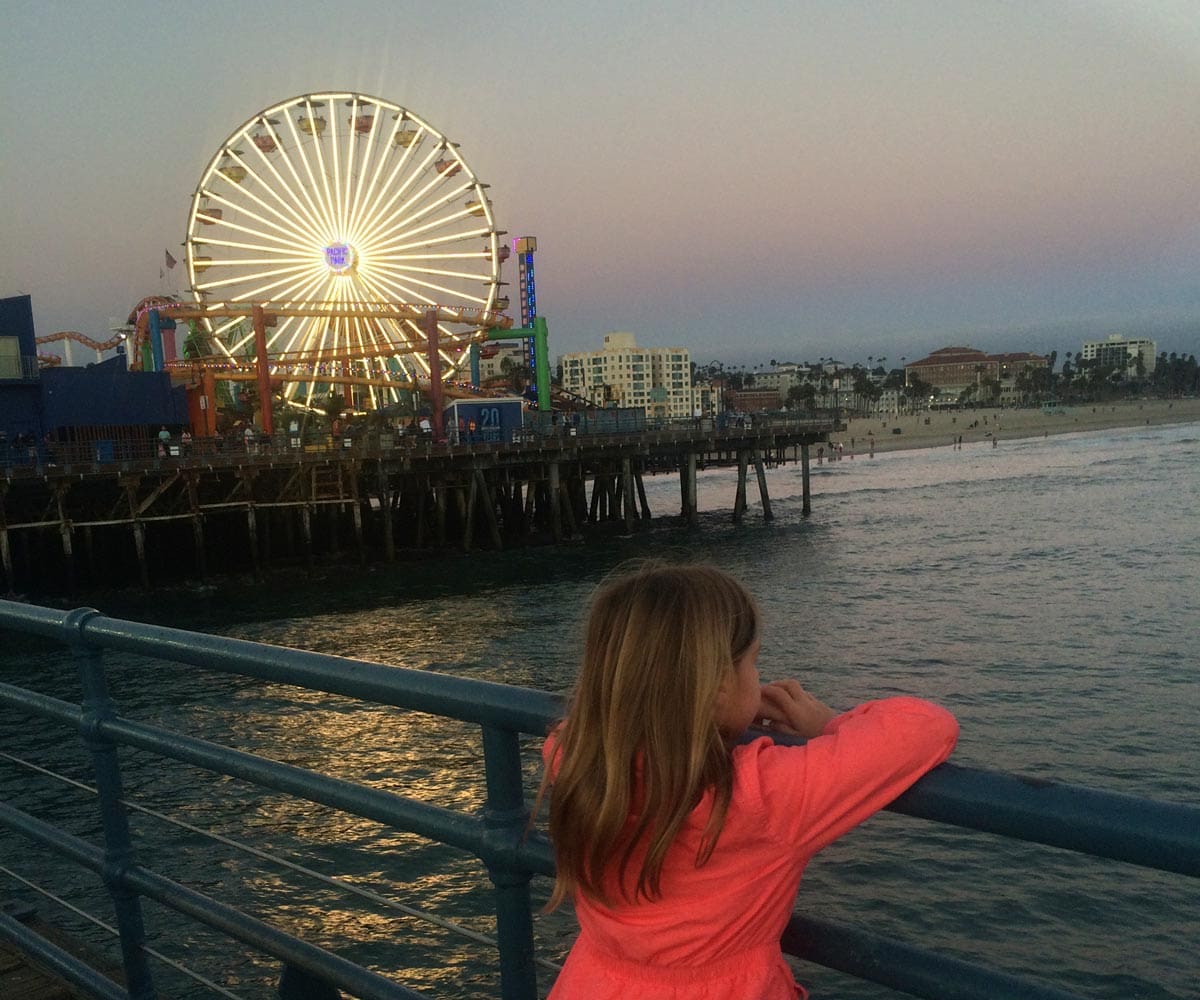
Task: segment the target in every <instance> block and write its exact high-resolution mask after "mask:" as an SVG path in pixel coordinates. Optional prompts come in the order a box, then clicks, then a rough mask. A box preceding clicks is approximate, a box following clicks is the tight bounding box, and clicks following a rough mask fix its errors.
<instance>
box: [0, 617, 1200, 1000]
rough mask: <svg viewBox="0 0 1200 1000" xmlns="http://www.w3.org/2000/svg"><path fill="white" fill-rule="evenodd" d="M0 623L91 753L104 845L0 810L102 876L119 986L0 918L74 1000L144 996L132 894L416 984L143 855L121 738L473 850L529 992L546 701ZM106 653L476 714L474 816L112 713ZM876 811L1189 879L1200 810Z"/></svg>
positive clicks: (806, 944) (820, 928)
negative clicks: (62, 694)
mask: <svg viewBox="0 0 1200 1000" xmlns="http://www.w3.org/2000/svg"><path fill="white" fill-rule="evenodd" d="M0 628H4V629H8V630H13V631H17V632H22V633H26V634H32V635H36V636H41V637H45V638H49V639H52V640H57V641H60V642H63V643H65V644H66V645H67V646H68V647H69V649H70V655H71V656H72V658H73V659H74V661H75V663H76V665H77V667H78V669H79V673H80V677H81V681H82V699H81V705H80V706H76V705H74V704H71V703H69V702H65V701H62V700H58V699H55V698H51V697H48V696H46V695H43V694H39V693H36V692H33V691H30V690H26V689H23V688H20V687H16V686H13V685H9V684H0V706H6V707H8V708H10V709H16V710H19V711H21V712H24V713H27V714H29V715H31V716H35V717H39V718H41V719H44V720H48V721H50V722H53V723H57V724H60V725H63V726H67V727H70V728H73V729H75V730H77V731H78V733H79V734H80V736H81V737H82V739H83V741H84V743H85V744H86V746H87V747H88V749H89V750H90V752H91V755H92V758H93V762H94V768H95V779H96V785H97V789H98V793H99V801H100V814H101V820H102V826H103V831H104V842H105V846H104V848H103V849H100V848H98V847H96V846H94V845H92V844H90V843H88V842H86V841H83V840H80V839H78V838H76V837H73V836H71V835H69V834H68V833H67V832H65V831H64V830H63V829H60V828H58V827H56V826H54V825H52V824H49V823H46V822H44V821H42V820H40V819H38V818H37V817H35V816H32V815H30V814H28V813H25V812H22V811H21V810H19V809H17V808H15V807H13V806H12V805H11V804H8V803H3V804H0V825H2V826H5V827H7V828H8V829H10V830H12V831H16V832H18V833H20V834H23V835H24V836H26V837H28V838H29V839H31V840H33V841H35V842H36V843H38V844H41V845H43V846H44V847H46V848H49V849H50V850H52V851H54V852H56V853H57V854H59V855H60V856H62V857H63V858H66V859H68V860H69V861H71V862H74V863H75V864H77V865H79V866H80V867H82V868H83V869H87V870H90V871H92V872H94V873H95V874H96V875H98V876H99V877H100V878H101V879H102V881H103V883H104V884H105V886H106V887H107V889H108V890H109V892H110V894H111V897H112V900H113V905H114V909H115V912H116V924H117V928H118V930H119V934H120V941H121V953H122V961H123V966H124V974H125V977H126V982H127V984H128V986H127V988H123V987H121V986H118V985H117V984H115V983H113V982H112V981H111V980H109V979H107V978H105V977H104V976H103V975H101V974H100V973H99V972H97V971H96V970H95V969H93V968H91V967H89V966H87V965H86V964H84V963H83V962H81V961H79V960H78V959H76V958H73V957H72V956H71V955H69V954H67V953H66V952H64V951H62V950H61V949H59V948H58V947H56V946H54V945H53V944H51V943H50V942H49V941H47V940H45V939H43V938H41V937H40V936H38V935H37V934H35V933H33V932H32V931H30V930H29V929H28V928H26V927H24V926H23V925H22V924H20V923H19V922H18V921H16V920H14V919H12V918H11V917H8V916H6V915H3V914H0V938H6V939H8V940H9V941H12V942H14V943H16V944H17V945H18V946H20V947H21V948H22V949H24V950H25V951H27V952H28V953H29V954H30V955H32V956H34V957H35V958H36V959H38V960H40V961H41V962H43V963H45V964H47V965H49V966H50V967H52V968H54V969H55V970H56V971H57V972H58V973H59V974H60V975H61V976H63V977H64V978H66V979H68V980H69V981H71V982H73V983H74V984H76V985H77V986H78V987H79V988H80V989H82V990H83V991H84V992H85V993H86V994H87V995H88V996H92V997H103V998H120V997H128V998H131V1000H151V998H152V997H154V996H155V990H154V986H153V984H152V977H151V973H150V966H149V962H148V957H149V955H150V954H151V952H150V949H149V948H148V947H147V945H146V938H147V935H146V929H145V927H144V926H143V916H142V907H141V900H142V899H143V898H145V899H149V900H153V901H156V902H157V903H159V904H161V905H163V906H165V907H167V908H169V909H171V910H174V911H175V912H176V913H179V914H182V915H184V916H186V917H188V918H191V919H193V920H195V921H198V922H199V923H201V924H204V925H207V926H208V927H210V928H214V929H216V930H218V931H219V932H221V933H223V934H226V935H228V936H229V937H230V938H233V939H236V940H237V941H240V942H242V943H244V944H247V945H250V946H252V947H254V948H256V949H258V950H260V951H261V952H263V953H266V954H268V955H271V956H274V957H275V958H276V959H278V960H280V961H281V962H283V963H286V964H287V966H288V967H291V968H294V969H299V970H303V972H305V973H308V974H312V975H315V976H317V977H319V978H320V979H323V980H325V981H327V982H329V983H332V984H335V985H336V986H338V987H340V988H342V989H345V990H347V991H349V992H350V993H352V994H353V995H355V996H359V997H364V998H372V1000H396V998H402V997H403V998H408V997H416V996H419V995H420V994H417V993H415V992H413V991H412V990H410V989H408V988H406V987H404V986H401V985H399V984H397V983H395V982H393V981H391V980H390V979H387V978H386V977H383V976H380V975H378V974H376V973H373V972H370V971H368V970H367V969H365V968H363V967H361V966H359V965H356V964H354V963H352V962H349V961H347V960H345V959H342V958H340V957H338V956H336V955H334V954H332V953H330V952H328V951H325V950H323V949H321V948H319V947H316V946H315V945H312V944H309V943H307V942H305V941H303V940H301V939H300V938H297V937H295V936H293V935H291V934H288V933H285V932H283V931H281V930H279V929H278V928H275V927H272V926H270V925H268V924H266V923H264V922H262V921H260V920H258V919H255V918H254V917H251V916H249V915H248V914H246V913H243V912H241V911H239V910H238V909H236V908H234V907H231V906H228V905H227V904H224V903H222V902H220V901H218V900H216V899H213V898H211V897H209V896H206V895H204V894H202V893H200V892H197V891H195V890H194V889H192V888H189V887H188V886H185V885H183V884H181V883H180V882H178V881H175V880H173V879H172V878H170V877H169V875H167V874H163V873H159V872H155V871H151V870H150V869H149V868H147V867H144V866H143V865H142V864H140V863H139V862H138V859H137V857H136V856H135V852H134V848H133V841H132V838H131V835H130V827H129V820H128V811H129V808H130V807H129V806H128V804H127V802H126V800H125V798H124V795H123V790H122V775H121V771H120V769H119V766H118V759H117V753H116V750H117V747H118V746H127V747H133V748H137V749H139V750H142V751H145V752H148V753H150V754H156V755H160V756H162V757H165V758H170V759H173V760H176V761H182V762H185V763H188V764H191V765H194V766H196V767H200V768H203V769H206V770H208V771H211V772H213V773H216V774H222V775H231V776H235V777H237V778H240V779H243V780H246V781H249V782H252V783H253V784H255V785H256V786H258V787H262V788H267V789H273V790H276V791H281V792H285V793H287V794H289V795H292V796H296V797H298V798H301V799H306V800H309V801H311V802H317V803H322V804H324V805H326V806H330V807H333V808H335V809H339V810H343V811H345V812H347V813H350V814H353V815H356V816H360V817H365V818H368V819H371V820H374V821H377V822H379V823H383V824H386V825H388V826H390V827H393V828H395V829H398V830H402V831H407V832H409V833H414V834H417V835H419V836H421V837H425V838H429V839H430V840H434V841H439V842H441V843H444V844H448V845H451V846H453V847H456V848H459V849H461V850H463V851H466V852H469V853H470V854H472V855H474V856H475V857H477V858H479V859H480V860H482V861H483V863H484V865H485V866H486V869H487V873H488V875H489V877H490V879H491V881H492V883H493V886H494V908H495V915H496V928H497V942H496V943H497V946H498V954H497V957H496V964H497V965H498V966H499V970H500V982H501V993H502V996H503V997H505V998H506V1000H533V998H534V997H536V996H537V979H536V967H537V965H538V964H546V963H545V962H544V960H541V961H540V960H539V959H538V958H537V956H536V955H535V948H534V938H533V921H532V907H531V901H530V889H529V883H530V878H531V876H533V875H545V876H549V875H552V874H553V870H554V861H553V853H552V850H551V848H550V845H549V843H548V842H547V840H546V839H545V838H544V837H543V836H541V835H540V834H538V833H536V832H535V833H532V834H531V833H529V832H528V829H527V828H528V823H529V807H528V803H527V797H526V795H525V791H524V787H523V784H524V783H523V778H522V766H521V765H522V752H521V744H520V737H521V736H522V734H534V735H541V734H543V733H545V732H546V731H547V729H548V727H549V726H550V725H551V724H552V723H553V721H554V720H556V719H557V718H558V717H559V715H560V713H561V710H562V703H561V701H560V699H559V698H557V697H556V696H553V695H550V694H547V693H545V692H540V691H535V690H531V689H527V688H519V687H510V686H506V685H500V684H494V683H488V682H482V681H474V680H469V679H465V678H460V677H455V676H452V675H446V674H439V673H433V672H427V671H419V670H406V669H401V668H396V667H387V666H383V665H380V664H375V663H369V662H366V661H359V660H350V659H346V658H342V657H337V656H330V655H325V654H318V653H311V652H304V651H299V650H294V649H287V648H283V647H277V646H268V645H263V644H259V643H254V642H248V641H245V640H239V639H230V638H224V637H217V636H210V635H203V634H199V633H193V632H186V631H182V630H178V629H170V628H163V627H160V626H153V625H144V624H138V623H133V622H128V621H122V620H119V619H114V618H108V617H105V616H103V615H101V614H100V613H99V612H97V611H92V610H88V609H79V610H75V611H70V612H63V611H58V610H52V609H48V608H40V607H34V606H29V605H24V604H19V603H15V602H10V601H0ZM105 651H115V652H121V653H133V654H138V655H142V656H146V657H151V658H154V659H157V660H160V661H169V662H174V663H179V664H185V665H192V666H194V667H202V668H204V669H206V670H209V671H219V672H225V673H229V674H234V675H240V676H242V677H250V678H256V679H258V680H261V681H267V682H271V683H276V684H285V685H292V686H296V687H299V688H304V689H309V690H314V691H322V692H328V693H332V694H336V695H342V696H345V697H348V698H354V699H359V700H361V701H364V702H368V703H371V704H375V705H387V706H394V707H397V708H402V709H410V710H417V711H421V712H425V713H431V714H434V715H438V716H443V717H446V718H450V719H456V720H461V721H464V722H468V723H472V724H475V725H478V726H479V727H480V728H481V735H482V748H483V759H484V773H485V778H486V799H485V805H484V808H483V810H482V814H481V815H471V814H467V813H463V812H458V811H455V810H451V809H445V808H442V807H438V806H434V805H430V804H427V803H424V802H420V801H417V800H414V799H410V798H406V797H404V796H400V795H396V794H393V793H390V792H385V791H381V790H379V789H375V788H370V787H367V786H365V785H361V784H356V783H353V782H348V781H344V780H340V779H338V778H334V777H331V776H329V775H325V774H321V773H319V772H316V771H311V770H306V769H303V768H300V767H295V766H292V765H288V764H283V763H279V762H277V761H273V760H270V759H267V758H265V757H261V756H257V755H254V754H251V753H246V752H244V751H240V750H235V749H232V748H229V747H224V746H220V745H217V744H214V743H211V742H206V741H204V740H200V739H197V738H195V737H192V736H188V735H184V734H182V733H177V732H173V731H170V730H167V729H164V728H160V727H157V726H154V725H149V724H146V723H142V722H137V721H133V720H130V719H127V718H124V717H122V716H121V715H120V714H119V712H118V711H117V706H116V705H115V703H114V702H113V700H112V698H111V697H110V695H109V690H108V680H107V675H106V668H105V661H104V653H105ZM5 756H7V755H5ZM889 808H890V809H892V810H894V811H898V812H901V813H905V814H908V815H911V816H915V817H920V818H922V819H926V820H932V821H935V822H942V823H949V824H954V825H957V826H961V827H968V828H971V829H975V830H981V831H987V832H990V833H994V834H1000V835H1003V836H1006V837H1012V838H1016V839H1018V840H1023V841H1028V842H1032V843H1038V844H1047V845H1052V846H1055V847H1060V848H1066V849H1068V850H1072V851H1077V852H1080V853H1083V854H1086V855H1092V856H1094V857H1098V858H1106V859H1112V860H1118V861H1125V862H1130V863H1133V864H1136V865H1142V866H1147V867H1150V868H1155V869H1159V870H1161V871H1165V872H1172V873H1177V874H1182V875H1190V876H1193V877H1194V876H1197V875H1200V809H1198V808H1195V807H1192V806H1184V805H1178V804H1171V803H1163V802H1156V801H1151V800H1147V799H1141V798H1134V797H1131V796H1126V795H1119V794H1114V793H1110V792H1103V791H1098V790H1094V789H1089V788H1084V787H1081V786H1077V785H1068V784H1061V783H1054V782H1047V781H1042V780H1038V781H1034V780H1031V779H1026V778H1022V777H1018V776H1014V775H1008V774H1003V773H999V772H993V771H984V770H979V769H974V768H967V767H960V766H956V765H952V764H944V765H942V766H941V767H939V768H937V769H936V770H935V771H933V772H932V773H930V774H929V775H927V776H926V777H925V778H923V779H922V780H921V781H919V782H918V783H917V784H916V785H915V786H914V787H913V788H912V789H910V790H909V791H908V792H906V793H905V794H904V795H903V796H901V797H900V798H899V799H898V800H897V801H896V802H895V803H893V805H892V806H890V807H889ZM218 839H219V838H218ZM783 944H784V948H785V950H786V951H788V952H789V953H790V954H792V955H795V956H796V957H799V958H803V959H806V960H808V961H812V962H815V963H817V964H820V965H824V966H826V967H829V968H832V969H836V970H839V971H841V972H844V973H847V974H849V975H852V976H856V977H858V978H861V979H866V980H870V981H873V982H878V983H883V984H885V985H887V986H890V987H892V988H894V989H898V990H901V991H903V992H906V993H910V994H912V995H915V996H920V997H927V998H930V1000H964V998H978V1000H985V998H986V1000H1017V998H1020V1000H1030V998H1035V1000H1067V998H1069V997H1071V996H1073V994H1070V993H1068V992H1064V991H1062V990H1059V989H1055V988H1053V987H1048V986H1042V985H1039V984H1036V983H1033V982H1030V981H1026V980H1021V979H1018V978H1016V977H1013V976H1010V975H1007V974H1004V973H1000V972H996V971H993V970H989V969H986V968H983V967H981V966H979V965H975V964H972V963H968V962H963V961H960V960H956V959H952V958H949V957H946V956H944V955H939V954H937V953H934V952H932V951H929V950H925V949H921V948H917V947H913V946H910V945H907V944H904V943H902V942H898V941H894V940H890V939H887V938H885V937H882V936H880V935H877V934H874V933H872V932H870V931H867V930H864V929H862V928H857V927H849V926H845V925H840V924H837V923H834V922H831V921H823V920H817V919H813V918H809V917H804V916H795V917H793V919H792V920H791V922H790V923H789V925H788V928H787V930H786V931H785V933H784V936H783Z"/></svg>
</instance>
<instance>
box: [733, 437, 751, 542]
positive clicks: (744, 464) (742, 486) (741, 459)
mask: <svg viewBox="0 0 1200 1000" xmlns="http://www.w3.org/2000/svg"><path fill="white" fill-rule="evenodd" d="M749 464H750V455H749V452H747V451H746V449H745V448H739V449H738V453H737V492H736V493H735V494H734V497H733V523H734V524H741V523H742V516H743V515H744V514H745V513H746V473H747V471H748V468H749Z"/></svg>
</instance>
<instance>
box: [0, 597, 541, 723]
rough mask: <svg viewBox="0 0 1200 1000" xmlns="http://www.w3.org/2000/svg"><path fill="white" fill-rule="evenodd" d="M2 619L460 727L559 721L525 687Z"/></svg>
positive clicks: (119, 624)
mask: <svg viewBox="0 0 1200 1000" xmlns="http://www.w3.org/2000/svg"><path fill="white" fill-rule="evenodd" d="M72 615H75V616H76V620H79V619H82V621H81V623H80V625H79V626H78V628H68V627H67V625H66V622H67V620H68V618H70V617H71V616H72ZM6 619H7V620H8V621H12V622H13V624H18V625H20V626H22V627H25V628H26V629H27V630H28V631H31V632H34V633H35V634H38V635H43V636H46V637H48V638H52V639H58V640H59V641H67V642H70V641H83V642H84V643H85V644H87V645H91V646H97V647H99V648H102V649H116V650H121V651H123V652H127V653H138V654H140V655H142V656H148V657H152V658H154V659H160V660H169V661H173V662H177V663H188V664H191V665H193V666H197V667H203V668H206V669H210V670H221V671H225V672H227V673H233V674H240V675H242V676H245V677H256V678H258V679H260V680H268V681H274V682H277V683H281V684H290V685H293V686H295V687H302V688H308V689H311V690H318V691H327V692H329V693H331V694H341V695H345V696H347V697H350V698H358V699H361V700H364V701H372V702H376V703H379V704H383V705H393V706H395V707H396V708H407V709H414V710H417V711H422V712H428V713H431V714H434V715H445V716H450V717H451V718H455V719H461V720H463V721H465V722H476V723H479V724H492V725H500V726H503V727H506V728H508V729H514V730H517V731H518V732H524V733H535V734H539V735H544V734H545V732H546V730H547V728H548V726H549V724H550V723H551V722H553V721H554V720H555V719H557V718H559V717H560V716H561V714H562V707H563V702H562V699H561V698H559V697H556V696H555V695H552V694H548V693H547V692H544V691H535V690H533V689H531V688H520V687H514V686H511V685H507V684H496V683H493V682H491V681H479V680H470V679H467V678H463V677H458V676H455V675H454V674H450V673H438V672H435V671H431V670H412V669H409V668H405V667H393V666H386V665H384V664H380V663H372V662H370V661H368V660H356V659H350V658H348V657H341V656H333V655H331V654H328V653H313V652H309V651H306V650H299V649H290V648H288V647H285V646H268V645H265V644H263V643H258V642H251V641H249V640H246V639H233V638H229V637H228V636H211V635H203V634H200V633H196V632H187V631H184V630H182V629H174V628H167V627H165V626H161V625H146V624H141V623H138V622H128V621H123V620H121V619H118V618H108V617H106V616H104V615H101V614H99V613H98V612H97V613H95V614H93V615H92V616H90V617H86V618H85V617H83V616H82V615H80V614H79V613H78V612H61V611H54V610H52V609H46V608H35V607H32V606H30V605H25V604H20V603H18V602H15V601H0V621H5V620H6ZM6 623H7V622H6Z"/></svg>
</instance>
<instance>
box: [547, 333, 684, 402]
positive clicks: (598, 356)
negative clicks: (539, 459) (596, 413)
mask: <svg viewBox="0 0 1200 1000" xmlns="http://www.w3.org/2000/svg"><path fill="white" fill-rule="evenodd" d="M562 373H563V374H562V384H563V388H564V389H566V390H567V391H568V392H573V393H574V394H575V395H577V396H582V397H583V398H584V399H587V400H590V401H591V402H592V403H593V404H595V405H596V406H621V407H637V408H640V409H644V410H645V411H646V416H647V417H650V418H652V419H671V418H678V417H691V416H694V415H695V408H696V405H697V402H701V405H702V400H697V398H696V397H695V395H694V393H693V390H692V360H691V355H690V354H689V353H688V351H687V350H686V349H685V348H683V347H639V346H638V345H637V339H636V338H635V337H634V335H633V334H632V333H628V332H624V331H622V332H616V333H607V334H605V335H604V346H603V347H602V348H601V349H600V350H598V351H585V352H583V353H579V354H564V355H563V356H562Z"/></svg>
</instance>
